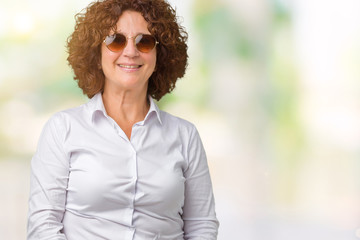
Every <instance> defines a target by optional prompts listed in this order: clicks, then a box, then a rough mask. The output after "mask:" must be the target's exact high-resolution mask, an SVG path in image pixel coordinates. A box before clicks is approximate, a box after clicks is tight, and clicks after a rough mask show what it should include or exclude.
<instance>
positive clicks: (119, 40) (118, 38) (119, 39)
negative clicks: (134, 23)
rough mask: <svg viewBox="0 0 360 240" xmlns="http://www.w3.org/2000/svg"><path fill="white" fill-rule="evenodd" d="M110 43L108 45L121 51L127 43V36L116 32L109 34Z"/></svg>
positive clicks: (113, 49) (114, 49)
mask: <svg viewBox="0 0 360 240" xmlns="http://www.w3.org/2000/svg"><path fill="white" fill-rule="evenodd" d="M109 38H110V39H109V41H111V42H109V44H107V47H108V48H109V49H110V50H111V51H114V52H119V51H121V50H123V49H124V48H125V45H126V37H125V36H124V35H122V34H116V35H113V36H109Z"/></svg>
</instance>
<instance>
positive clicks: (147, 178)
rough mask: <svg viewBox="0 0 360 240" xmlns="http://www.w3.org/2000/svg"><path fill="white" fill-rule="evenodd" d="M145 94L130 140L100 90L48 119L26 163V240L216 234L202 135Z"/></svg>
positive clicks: (174, 237)
mask: <svg viewBox="0 0 360 240" xmlns="http://www.w3.org/2000/svg"><path fill="white" fill-rule="evenodd" d="M149 99H150V109H149V112H148V113H147V115H146V117H145V119H144V120H143V121H141V122H138V123H136V124H134V126H133V127H132V134H131V139H128V137H127V136H126V135H125V133H124V132H123V131H122V129H121V128H120V127H119V126H118V125H117V124H116V123H115V121H114V120H113V119H112V118H110V117H109V116H108V115H107V113H106V111H105V108H104V105H103V101H102V96H101V94H100V93H99V94H97V95H95V96H94V97H93V98H92V99H91V100H90V101H89V102H88V103H86V104H84V105H81V106H80V107H77V108H73V109H69V110H65V111H62V112H59V113H57V114H55V115H54V116H53V117H52V118H50V120H49V121H48V122H47V124H46V125H45V127H44V129H43V132H42V134H41V137H40V140H39V143H38V148H37V151H36V153H35V155H34V157H33V159H32V161H31V191H30V200H29V217H28V238H27V239H28V240H35V239H37V240H38V239H54V240H55V239H56V240H60V239H67V240H97V239H110V240H115V239H119V240H128V239H135V240H147V239H151V240H153V239H163V240H177V239H193V240H195V239H206V240H212V239H216V236H217V230H218V221H217V218H216V215H215V209H214V197H213V192H212V185H211V180H210V175H209V169H208V165H207V160H206V155H205V152H204V148H203V146H202V143H201V140H200V137H199V134H198V132H197V130H196V128H195V127H194V125H193V124H191V123H189V122H187V121H185V120H182V119H180V118H177V117H174V116H172V115H170V114H168V113H166V112H163V111H160V110H159V109H158V107H157V105H156V104H155V103H154V101H153V99H152V98H149Z"/></svg>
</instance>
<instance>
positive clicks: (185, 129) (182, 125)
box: [160, 111, 198, 138]
mask: <svg viewBox="0 0 360 240" xmlns="http://www.w3.org/2000/svg"><path fill="white" fill-rule="evenodd" d="M160 112H161V120H162V123H163V126H164V128H165V129H166V130H168V131H171V132H174V131H176V132H179V133H180V134H181V135H186V136H187V137H188V138H192V137H193V136H194V135H198V131H197V129H196V126H195V125H194V124H193V123H192V122H190V121H188V120H185V119H183V118H181V117H178V116H175V115H172V114H170V113H168V112H165V111H160Z"/></svg>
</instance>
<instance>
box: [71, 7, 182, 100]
mask: <svg viewBox="0 0 360 240" xmlns="http://www.w3.org/2000/svg"><path fill="white" fill-rule="evenodd" d="M126 10H133V11H136V12H139V13H141V14H142V16H143V17H144V19H145V20H146V21H147V22H148V23H149V26H148V29H149V31H150V33H151V34H152V35H153V36H154V37H155V38H156V39H157V41H158V42H159V44H157V49H156V50H157V53H156V54H157V60H156V71H155V72H154V73H153V74H152V75H151V77H150V78H149V83H148V94H149V95H150V96H151V97H153V98H155V99H156V100H160V99H161V98H162V97H163V96H164V95H165V94H167V93H170V92H171V91H172V90H173V89H174V88H175V83H176V81H177V79H178V78H181V77H183V76H184V74H185V70H186V67H187V59H188V55H187V44H186V42H187V33H186V31H185V29H184V28H183V27H182V26H181V25H180V24H179V23H178V21H177V17H176V13H175V10H174V9H173V8H172V7H171V6H170V4H169V3H168V2H166V1H165V0H102V1H95V2H92V3H90V4H89V6H88V7H87V8H85V9H84V10H83V11H82V12H80V13H78V14H76V15H75V19H76V25H75V30H74V32H73V33H72V34H71V35H70V37H69V38H68V40H67V49H68V53H69V56H68V58H67V60H68V63H69V65H70V66H71V67H72V69H73V71H74V75H75V76H74V79H75V80H77V82H78V85H79V87H80V88H81V89H82V90H83V93H84V94H86V95H87V96H88V97H89V98H92V97H93V96H94V95H95V94H97V93H98V92H103V90H104V84H105V75H104V73H103V71H102V69H101V44H102V42H103V40H104V38H105V37H106V36H107V35H109V32H110V31H111V30H114V31H115V30H116V23H117V21H118V19H119V17H120V15H121V14H122V13H123V12H124V11H126Z"/></svg>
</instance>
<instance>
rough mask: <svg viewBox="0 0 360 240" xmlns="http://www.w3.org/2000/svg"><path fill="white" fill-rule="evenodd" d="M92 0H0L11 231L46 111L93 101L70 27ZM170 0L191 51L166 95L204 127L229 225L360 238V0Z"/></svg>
mask: <svg viewBox="0 0 360 240" xmlns="http://www.w3.org/2000/svg"><path fill="white" fill-rule="evenodd" d="M89 2H90V1H89V0H61V1H60V0H52V1H46V0H32V1H28V0H3V1H2V3H3V4H2V7H1V8H0V143H1V144H0V192H1V197H0V216H1V218H0V238H1V239H6V240H18V239H19V240H20V239H25V233H26V217H27V216H26V215H27V201H28V193H29V174H30V170H29V164H30V160H31V157H32V155H33V154H34V152H35V149H36V145H37V140H38V137H39V135H40V132H41V130H42V127H43V125H44V123H45V122H46V120H47V119H48V118H49V117H50V116H51V115H52V114H54V113H55V112H57V111H60V110H63V109H66V108H69V107H75V106H78V105H80V104H82V103H84V102H86V101H87V98H86V97H84V96H83V95H82V93H81V91H80V90H79V89H78V88H77V85H76V82H75V81H73V80H72V72H71V69H70V68H69V67H68V66H67V62H66V57H67V53H66V49H65V41H66V39H67V37H68V36H69V35H70V34H71V32H72V31H73V27H74V15H75V14H76V13H77V12H79V11H81V9H83V8H84V7H85V6H86V5H87V4H88V3H89ZM170 3H171V4H172V6H174V7H175V8H176V9H177V13H178V15H179V16H181V17H180V18H179V20H180V22H182V25H184V26H185V28H186V29H187V31H188V33H189V56H190V63H189V67H188V70H187V74H186V77H184V78H183V79H181V80H179V81H178V84H177V88H176V90H175V91H174V92H173V94H172V95H169V96H167V97H165V98H163V99H162V100H161V101H160V102H159V105H160V106H161V108H162V109H163V110H166V111H168V112H170V113H172V114H175V115H178V116H180V117H182V118H185V119H188V120H190V121H192V122H193V123H195V124H196V126H197V127H198V130H199V132H200V135H201V137H202V139H203V142H204V145H205V149H206V151H207V154H208V161H209V166H210V170H211V175H212V180H213V185H214V192H215V199H216V209H217V215H218V218H219V220H220V224H221V225H220V229H219V237H218V239H219V240H228V239H239V240H242V239H244V240H245V239H246V240H263V239H267V240H297V239H299V240H304V239H307V240H319V239H327V240H356V239H360V14H359V12H360V1H359V0H343V1H341V2H340V1H334V0H330V1H325V0H317V1H312V0H292V1H290V0H268V1H260V0H212V1H207V0H182V1H176V0H172V1H170Z"/></svg>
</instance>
